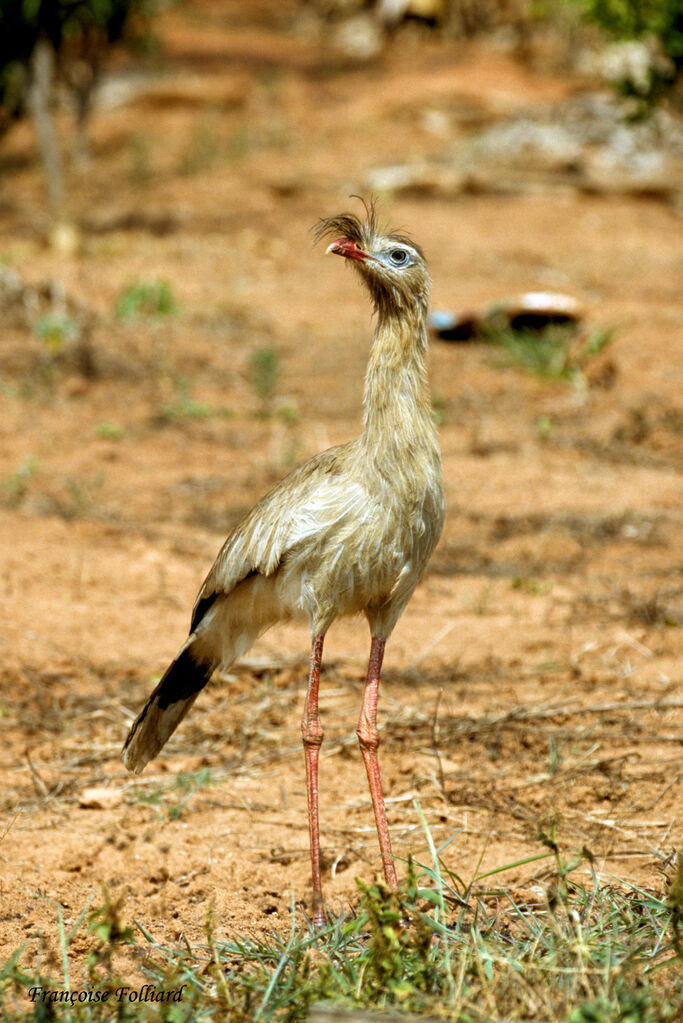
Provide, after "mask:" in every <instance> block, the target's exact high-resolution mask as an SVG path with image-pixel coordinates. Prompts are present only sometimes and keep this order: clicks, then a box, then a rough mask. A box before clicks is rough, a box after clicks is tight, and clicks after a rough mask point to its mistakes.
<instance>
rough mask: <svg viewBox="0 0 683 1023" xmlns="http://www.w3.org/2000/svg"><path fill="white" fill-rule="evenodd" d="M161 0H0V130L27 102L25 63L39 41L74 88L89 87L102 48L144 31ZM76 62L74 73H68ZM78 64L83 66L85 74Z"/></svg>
mask: <svg viewBox="0 0 683 1023" xmlns="http://www.w3.org/2000/svg"><path fill="white" fill-rule="evenodd" d="M162 2H163V0H0V131H2V130H5V129H6V128H7V127H8V126H9V124H10V123H11V121H12V120H13V119H15V118H16V117H18V116H19V115H20V114H21V113H22V112H23V110H24V107H25V104H26V92H27V88H28V78H29V74H28V67H29V63H30V60H31V56H32V54H33V51H34V49H35V47H36V44H37V43H38V41H39V40H41V39H42V40H47V41H48V42H49V43H50V44H51V46H52V48H53V50H54V52H55V54H56V57H57V66H58V69H59V72H60V76H61V77H62V78H63V80H64V81H65V83H66V85H67V86H68V87H70V88H72V89H73V91H74V92H77V93H78V92H83V90H84V89H85V90H86V91H89V90H90V89H91V88H92V84H93V83H94V81H95V79H96V77H97V72H98V69H99V66H100V64H101V62H102V58H103V56H104V53H105V52H106V50H107V49H108V48H109V47H110V46H111V45H112V44H114V43H116V42H119V41H120V40H126V41H134V40H135V39H136V38H138V37H139V36H147V35H149V26H150V22H151V18H152V16H153V15H154V14H155V13H156V12H157V11H158V10H159V8H160V7H161V5H162ZM76 65H78V67H79V70H78V72H77V74H72V71H73V69H74V67H75V66H76ZM83 68H87V69H88V73H87V74H85V75H84V73H83Z"/></svg>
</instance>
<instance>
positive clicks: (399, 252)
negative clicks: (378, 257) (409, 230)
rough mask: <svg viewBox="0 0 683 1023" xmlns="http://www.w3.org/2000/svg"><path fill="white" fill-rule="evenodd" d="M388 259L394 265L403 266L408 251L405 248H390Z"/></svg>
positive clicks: (406, 259)
mask: <svg viewBox="0 0 683 1023" xmlns="http://www.w3.org/2000/svg"><path fill="white" fill-rule="evenodd" d="M389 259H390V260H391V262H392V263H393V264H394V266H405V264H406V263H407V262H408V253H407V252H406V250H405V249H392V250H391V252H390V253H389Z"/></svg>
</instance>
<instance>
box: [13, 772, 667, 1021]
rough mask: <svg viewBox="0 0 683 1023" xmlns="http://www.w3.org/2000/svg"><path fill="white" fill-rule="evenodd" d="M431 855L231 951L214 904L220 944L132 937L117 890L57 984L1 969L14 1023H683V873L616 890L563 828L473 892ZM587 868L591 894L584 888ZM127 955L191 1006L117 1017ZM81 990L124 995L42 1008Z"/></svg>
mask: <svg viewBox="0 0 683 1023" xmlns="http://www.w3.org/2000/svg"><path fill="white" fill-rule="evenodd" d="M188 777H189V776H188ZM196 781H197V779H196V778H193V779H192V780H191V781H190V782H188V785H189V786H190V788H192V786H193V785H194V784H195V782H196ZM419 812H420V811H419V808H418V813H419ZM428 844H429V846H430V852H431V856H432V865H431V866H425V865H417V864H415V863H414V862H413V861H412V859H409V860H408V862H407V871H406V874H407V876H406V878H405V880H404V881H403V882H402V884H401V886H400V889H399V891H398V892H392V891H390V890H389V889H388V888H387V887H386V886H385V885H384V884H383V883H382V882H380V881H376V882H375V883H374V884H368V883H366V882H361V881H359V882H358V888H359V892H360V903H359V906H358V908H357V909H356V910H355V911H348V912H346V913H344V914H342V915H341V916H339V917H337V918H332V919H331V920H330V922H329V924H328V926H327V927H326V928H325V929H324V930H323V931H321V932H316V931H315V930H314V929H313V928H312V927H311V925H310V924H309V923H308V922H307V921H306V920H305V919H304V920H301V919H300V918H299V916H298V914H297V909H296V906H295V903H294V898H293V896H292V906H291V915H290V926H289V930H288V933H287V934H285V935H282V934H279V933H277V932H272V933H271V934H269V935H268V936H267V937H265V938H259V937H251V936H250V937H247V936H244V937H233V938H231V939H230V940H228V941H221V940H219V939H218V938H217V936H216V921H215V917H214V908H213V905H212V904H211V905H209V908H208V911H207V917H206V944H205V945H202V946H197V947H191V946H190V945H189V943H187V941H184V942H183V941H182V939H181V943H179V944H177V945H174V946H172V947H169V946H164V945H162V944H160V943H158V942H156V941H155V939H154V937H153V936H152V935H151V934H150V933H149V931H148V930H147V929H146V928H145V927H143V926H142V925H141V924H136V930H135V932H134V931H133V929H132V928H131V927H130V926H127V925H126V924H125V923H124V916H123V907H122V905H121V904H120V903H115V902H113V901H112V899H111V897H110V896H109V893H108V891H107V890H106V889H105V891H104V904H103V905H102V906H101V907H97V908H95V909H94V910H92V911H91V912H90V913H89V914H87V911H88V908H89V907H86V908H85V909H84V910H83V911H82V913H81V914H80V916H79V918H78V920H77V921H76V923H75V924H74V925H73V926H72V928H71V930H70V932H69V933H68V934H67V933H66V929H65V927H64V923H63V918H62V917H61V915H60V914H61V910H59V913H58V916H59V919H58V931H59V945H60V948H61V957H60V959H59V962H58V966H57V970H56V972H57V973H58V976H57V977H55V978H54V979H50V978H48V977H46V976H45V975H44V973H41V972H40V969H39V967H35V968H29V967H27V966H25V965H22V963H23V961H24V960H25V959H26V957H27V953H28V948H29V944H30V942H29V943H27V945H25V946H24V947H23V948H22V949H19V950H17V952H16V953H15V954H14V955H13V956H12V957H11V958H10V960H9V961H8V963H6V964H5V966H4V967H3V968H2V969H1V970H0V1018H1V1019H2V1020H10V1019H11V1020H17V1019H24V1020H36V1021H37V1020H44V1019H56V1018H68V1019H70V1020H73V1021H74V1023H91V1021H99V1020H104V1019H113V1018H116V1019H121V1020H123V1019H133V1018H135V1019H142V1020H143V1021H144V1020H171V1021H173V1023H181V1021H185V1020H193V1021H194V1020H196V1021H209V1020H211V1021H214V1020H215V1021H219V1020H221V1021H222V1020H226V1019H229V1020H230V1021H231V1023H247V1021H249V1023H252V1021H254V1023H259V1021H263V1023H269V1021H278V1023H304V1021H305V1020H307V1018H308V1016H309V1013H310V1011H311V1008H312V1007H313V1006H315V1005H317V1004H319V1003H324V1004H327V1005H334V1006H335V1007H338V1008H339V1009H346V1010H348V1011H352V1010H355V1011H360V1010H364V1011H370V1012H371V1011H385V1012H391V1013H395V1014H396V1017H397V1019H400V1018H401V1017H402V1016H404V1015H411V1014H412V1015H413V1016H414V1015H428V1016H430V1017H434V1018H436V1019H443V1020H451V1021H458V1023H490V1021H493V1020H516V1019H520V1020H524V1019H526V1020H543V1021H547V1023H555V1021H557V1023H674V1021H675V1020H676V1019H677V1018H678V1019H680V1016H679V1015H677V1014H678V1013H679V1011H680V1006H681V1005H682V1004H683V971H682V970H681V947H680V934H679V931H680V924H681V903H682V901H683V897H682V896H681V889H682V887H683V868H682V867H680V866H679V867H678V869H677V871H676V872H675V874H674V877H673V879H672V880H671V882H670V885H669V894H668V896H664V897H660V896H659V895H656V894H654V893H653V892H650V891H646V890H644V889H642V888H638V887H636V886H634V885H629V884H627V883H626V882H623V881H618V880H617V879H614V883H613V882H612V881H610V883H605V882H604V881H603V880H601V879H600V878H599V877H598V875H597V873H596V871H595V869H594V865H593V863H592V857H591V855H590V853H589V852H588V851H587V850H582V852H581V853H578V854H572V855H568V854H566V853H564V852H563V851H562V850H561V849H560V848H559V845H558V841H557V836H556V833H555V828H554V826H553V824H552V823H551V824H550V825H548V826H547V827H546V829H545V830H544V831H543V833H542V845H543V848H542V849H541V851H540V852H537V853H534V854H533V855H531V856H530V857H529V858H528V859H527V860H525V861H522V862H521V863H514V864H508V865H507V866H506V867H500V868H497V869H496V870H495V871H491V872H487V873H485V874H480V875H478V876H475V877H474V878H473V879H472V880H471V881H470V882H469V883H465V882H464V881H463V880H462V879H461V878H460V877H458V876H457V875H456V874H455V873H453V872H452V871H451V870H449V869H448V867H447V866H446V864H445V863H444V861H443V858H442V856H443V852H444V849H445V848H446V845H448V844H449V843H446V844H445V845H444V846H442V847H441V849H436V848H435V847H434V844H433V842H432V840H431V836H429V837H428ZM544 859H545V860H547V861H548V862H549V863H552V864H554V866H553V868H552V870H551V872H550V875H551V876H550V877H549V878H547V877H546V880H545V881H544V884H543V887H541V886H540V885H536V887H535V888H532V893H533V894H530V893H529V892H528V891H527V892H526V893H525V894H524V895H521V896H520V895H516V894H515V893H514V892H513V891H512V890H510V889H509V888H505V887H495V888H494V887H491V886H490V882H491V878H492V877H494V876H500V875H501V874H502V873H504V872H505V871H506V870H512V869H518V868H519V867H521V866H524V865H528V864H531V863H534V862H536V861H539V860H544ZM579 866H581V867H582V868H583V871H584V873H583V874H582V877H586V870H587V872H588V873H587V876H588V881H584V880H581V881H574V880H572V878H571V875H572V874H573V873H574V872H575V871H576V870H577V868H578V867H579ZM86 914H87V924H88V932H87V935H86V939H85V940H86V941H88V942H89V943H90V951H89V953H88V955H87V957H86V960H85V965H84V966H81V971H82V974H83V975H82V976H78V975H77V973H78V971H77V968H76V966H75V964H74V962H73V961H70V952H69V950H70V946H71V943H72V941H73V939H74V936H75V935H76V933H77V932H78V931H79V929H80V928H81V925H82V923H83V921H84V920H85V919H86ZM82 940H83V939H81V941H82ZM126 950H128V951H129V953H130V952H132V954H133V957H134V961H135V963H136V969H137V970H138V971H140V970H141V971H142V973H143V974H144V977H145V982H146V983H148V984H149V985H150V990H152V991H154V992H157V993H163V992H170V993H172V992H177V991H179V990H181V991H182V998H179V999H177V1000H176V1001H175V1002H171V1001H170V1000H166V1001H157V1002H150V1003H149V1004H147V1003H145V1004H144V1005H143V1004H137V1005H135V1004H134V1003H130V1002H129V1001H126V1000H125V999H123V1000H122V1001H119V1002H117V1001H116V992H117V991H118V990H119V989H120V988H121V986H122V985H125V984H129V985H130V984H131V983H132V982H131V981H125V980H122V979H121V977H120V971H121V955H122V953H123V952H125V951H126ZM37 961H38V962H39V961H40V960H39V957H37ZM67 979H68V983H69V984H70V985H71V986H72V989H76V988H79V989H84V988H87V989H88V990H92V991H100V992H104V991H109V992H110V995H111V997H110V1004H107V1005H103V1004H95V1003H89V1004H80V1003H76V1004H74V1005H72V1006H68V1007H67V1015H61V1014H60V1013H56V1012H55V1009H54V1007H51V1006H50V1005H49V1004H48V1005H45V1004H42V1007H41V1006H40V1005H38V1004H36V1003H35V1002H31V1001H30V1000H29V999H28V997H27V992H28V991H29V990H30V989H31V987H33V986H36V985H38V986H40V987H41V988H42V989H43V990H45V991H48V992H51V991H55V992H58V991H59V990H61V989H63V988H64V986H65V984H66V982H67ZM138 987H139V985H138ZM126 990H127V989H126ZM133 1010H136V1011H133Z"/></svg>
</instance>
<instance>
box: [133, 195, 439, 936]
mask: <svg viewBox="0 0 683 1023" xmlns="http://www.w3.org/2000/svg"><path fill="white" fill-rule="evenodd" d="M361 202H362V204H363V214H362V215H361V216H358V215H356V214H355V213H341V214H339V215H337V216H332V217H327V218H322V219H320V220H319V221H318V222H317V224H316V225H314V228H313V229H312V230H313V233H314V240H315V242H316V243H317V242H320V241H322V240H325V241H329V244H328V245H327V249H326V253H328V254H334V255H337V256H341V257H343V258H344V259H346V260H348V262H349V264H350V265H351V266H352V267H353V268H354V269H355V270H356V271H357V272H358V273H359V275H360V278H361V281H362V283H363V284H364V285H365V287H366V289H367V290H368V291H369V293H370V297H371V299H372V302H373V305H374V314H375V329H374V334H373V338H372V343H371V346H370V353H369V359H368V364H367V370H366V375H365V385H364V396H363V428H362V431H361V433H360V435H359V436H358V437H356V438H355V439H353V440H351V441H348V442H347V443H344V444H341V445H338V446H335V447H331V448H328V449H327V450H326V451H323V452H321V453H320V454H317V455H314V456H313V457H312V458H310V459H309V460H308V461H306V462H304V463H303V464H302V465H300V466H298V467H297V468H295V469H293V470H292V471H291V472H290V473H289V474H288V475H287V476H286V477H284V479H282V480H281V481H280V482H279V483H277V484H276V485H275V486H274V487H273V488H272V489H271V490H270V491H269V492H268V493H267V494H266V495H265V497H263V498H262V499H261V500H260V501H259V502H258V503H257V504H256V505H255V506H254V507H253V508H252V509H251V510H250V511H249V512H247V514H246V515H245V516H244V517H243V518H242V519H241V521H240V522H239V523H238V524H237V526H236V527H235V528H234V530H233V531H232V533H231V534H230V536H229V537H228V538H227V540H226V541H225V543H224V545H223V547H222V548H221V550H220V552H219V554H218V557H217V558H216V561H215V563H214V565H213V567H212V568H211V570H210V571H209V574H208V576H207V577H206V580H205V581H204V584H203V586H202V587H201V589H200V591H199V594H198V596H197V599H196V601H195V604H194V608H193V611H192V618H191V624H190V632H189V636H188V638H187V640H186V642H185V643H184V644H183V646H182V647H181V648H180V651H179V653H178V655H177V657H176V658H175V660H174V661H173V662H172V663H171V664H170V666H169V667H168V668H167V670H166V672H165V673H164V675H163V676H162V678H161V680H160V682H159V683H158V685H157V686H156V688H155V689H154V691H153V692H152V693H151V695H150V696H149V699H148V700H147V702H146V704H145V705H144V707H143V708H142V710H141V711H140V713H139V715H138V716H137V718H136V720H135V721H134V723H133V725H132V726H131V728H130V731H129V733H128V737H127V739H126V741H125V744H124V747H123V750H122V757H123V761H124V763H125V765H126V767H127V768H128V769H129V770H131V771H133V772H135V773H139V772H140V771H142V769H143V768H144V767H145V765H146V764H147V763H148V762H149V761H150V760H152V759H153V758H154V757H155V756H156V755H157V754H158V753H159V751H160V750H161V748H162V747H163V745H164V744H165V742H166V741H167V739H168V738H169V737H170V735H171V734H172V733H173V732H174V730H175V729H176V727H177V726H178V725H179V724H180V722H181V721H182V719H183V718H184V717H185V715H186V714H187V712H188V711H189V710H190V708H191V707H192V705H193V704H194V702H195V700H196V699H197V697H198V696H199V694H200V692H201V691H202V690H203V689H204V687H205V686H206V685H207V683H208V682H209V679H210V678H211V676H212V674H213V672H214V671H215V670H216V669H217V668H220V669H221V670H226V669H227V668H228V667H229V666H230V665H231V664H232V663H233V662H234V661H235V660H236V659H237V658H239V657H241V656H243V655H244V654H245V653H246V652H247V650H248V649H249V648H250V647H251V645H252V644H253V643H254V641H255V640H256V639H257V638H258V636H260V635H261V634H262V633H263V632H265V630H266V629H268V628H270V627H271V626H272V625H274V624H276V623H277V622H280V621H287V620H292V619H296V618H303V619H304V620H305V619H307V620H308V623H309V626H310V633H311V649H310V663H309V672H308V683H307V689H306V696H305V700H304V709H303V717H302V721H301V734H302V740H303V748H304V758H305V766H306V791H307V803H308V825H309V839H310V854H311V874H312V917H313V921H314V924H315V926H316V927H318V928H319V927H322V926H324V925H325V922H326V919H327V915H326V911H325V904H324V900H323V892H322V875H321V857H320V833H319V810H318V762H319V755H320V748H321V745H322V741H323V734H324V733H323V726H322V721H321V717H320V712H319V699H318V695H319V683H320V672H321V664H322V655H323V644H324V640H325V636H326V634H327V632H328V629H329V628H330V626H331V625H332V623H333V621H334V620H335V619H336V618H338V617H340V616H342V615H354V614H362V615H365V618H366V619H367V623H368V626H369V630H370V655H369V661H368V670H367V676H366V680H365V685H364V690H363V697H362V702H361V710H360V717H359V720H358V727H357V729H356V732H357V736H358V740H359V744H360V749H361V753H362V757H363V761H364V764H365V769H366V773H367V778H368V784H369V789H370V797H371V800H372V806H373V810H374V816H375V823H376V827H377V834H378V839H379V848H380V854H381V860H382V867H383V872H384V878H385V881H386V884H387V885H388V887H389V888H391V889H393V890H396V889H397V887H398V881H397V874H396V867H395V864H394V859H393V854H392V849H391V839H390V835H389V828H388V824H387V817H386V810H385V803H384V795H383V790H382V781H381V777H380V770H379V761H378V753H377V751H378V747H379V732H378V728H377V703H378V693H379V685H380V676H381V670H382V663H383V659H384V651H385V645H386V642H387V640H388V639H389V637H390V635H391V633H392V631H393V629H394V626H395V625H396V623H397V621H398V619H399V618H400V616H401V614H402V613H403V611H404V609H405V607H406V605H407V603H408V601H409V600H410V597H411V596H412V593H413V590H414V589H415V586H416V585H417V583H418V581H419V579H420V577H421V576H422V573H423V571H424V569H425V566H426V565H427V562H428V560H429V558H430V556H431V554H432V552H433V550H434V548H435V546H436V543H437V541H438V539H439V536H440V534H441V531H442V528H443V522H444V514H445V509H444V493H443V481H442V470H441V454H440V450H439V444H438V437H437V431H436V426H435V422H434V418H433V415H432V407H431V399H430V393H429V387H428V381H427V371H426V355H427V315H428V305H429V291H430V283H431V281H430V276H429V273H428V270H427V265H426V261H425V256H424V253H423V251H422V249H421V248H420V246H419V245H418V244H417V243H416V242H414V241H412V240H411V238H410V237H408V236H407V235H405V234H403V233H397V232H394V231H389V230H387V229H385V228H383V227H382V226H381V225H380V222H379V218H378V211H377V204H376V202H375V201H374V200H372V199H371V200H367V201H366V200H361ZM330 239H331V240H330Z"/></svg>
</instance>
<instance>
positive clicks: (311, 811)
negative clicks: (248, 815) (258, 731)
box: [301, 636, 325, 927]
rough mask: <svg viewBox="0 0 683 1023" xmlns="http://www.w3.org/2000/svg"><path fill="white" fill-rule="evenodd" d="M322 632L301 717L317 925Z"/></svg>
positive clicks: (320, 910)
mask: <svg viewBox="0 0 683 1023" xmlns="http://www.w3.org/2000/svg"><path fill="white" fill-rule="evenodd" d="M324 640H325V637H324V636H315V638H314V639H313V644H312V646H311V667H310V672H309V675H308V691H307V693H306V702H305V703H304V716H303V718H302V720H301V735H302V736H303V740H304V756H305V758H306V792H307V795H308V830H309V834H310V840H311V868H312V873H313V922H314V924H315V925H316V926H317V927H322V926H323V925H324V923H325V906H324V903H323V890H322V882H321V878H320V827H319V823H318V756H319V754H320V747H321V745H322V741H323V734H324V733H323V726H322V724H321V723H320V715H319V713H318V686H319V684H320V664H321V661H322V656H323V642H324Z"/></svg>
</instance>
